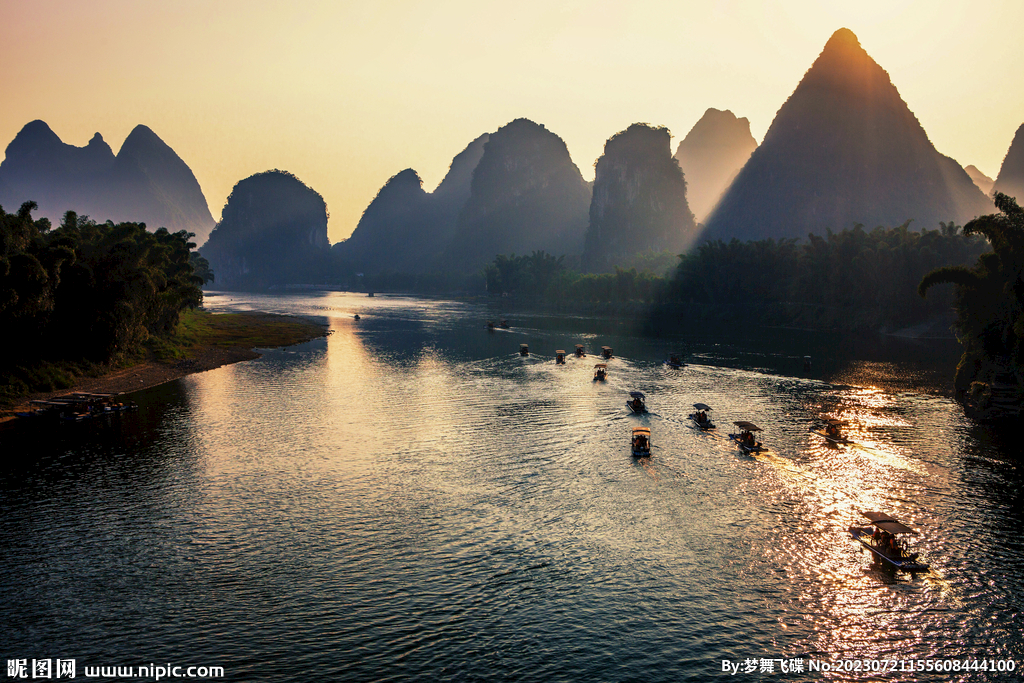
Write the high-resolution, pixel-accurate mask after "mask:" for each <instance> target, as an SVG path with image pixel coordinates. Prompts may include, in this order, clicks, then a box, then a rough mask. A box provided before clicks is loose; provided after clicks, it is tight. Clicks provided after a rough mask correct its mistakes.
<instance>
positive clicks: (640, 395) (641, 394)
mask: <svg viewBox="0 0 1024 683" xmlns="http://www.w3.org/2000/svg"><path fill="white" fill-rule="evenodd" d="M629 395H630V396H632V397H633V398H647V397H646V396H644V392H642V391H631V392H629Z"/></svg>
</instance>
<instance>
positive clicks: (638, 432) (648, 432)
mask: <svg viewBox="0 0 1024 683" xmlns="http://www.w3.org/2000/svg"><path fill="white" fill-rule="evenodd" d="M641 434H643V435H645V436H650V435H651V430H650V429H648V428H647V427H634V428H633V436H640V435H641Z"/></svg>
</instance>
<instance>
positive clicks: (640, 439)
mask: <svg viewBox="0 0 1024 683" xmlns="http://www.w3.org/2000/svg"><path fill="white" fill-rule="evenodd" d="M630 448H631V449H632V451H633V457H634V458H649V457H651V430H650V429H648V428H647V427H635V428H634V429H633V438H632V439H631V440H630Z"/></svg>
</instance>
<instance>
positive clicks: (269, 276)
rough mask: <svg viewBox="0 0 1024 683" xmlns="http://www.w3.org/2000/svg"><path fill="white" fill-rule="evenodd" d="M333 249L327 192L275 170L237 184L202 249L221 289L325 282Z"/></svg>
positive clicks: (258, 174) (216, 284)
mask: <svg viewBox="0 0 1024 683" xmlns="http://www.w3.org/2000/svg"><path fill="white" fill-rule="evenodd" d="M329 249H330V243H329V242H328V240H327V205H326V204H325V203H324V199H323V197H321V196H320V195H319V194H318V193H317V192H315V191H314V190H313V189H312V188H310V187H308V186H306V185H305V184H304V183H303V182H302V181H301V180H299V179H298V178H296V177H295V176H294V175H292V174H291V173H288V172H286V171H278V170H273V171H265V172H263V173H257V174H256V175H253V176H250V177H248V178H246V179H245V180H242V181H239V182H238V183H237V184H236V185H235V187H234V188H233V189H232V190H231V194H230V195H229V196H228V200H227V203H226V204H225V205H224V210H223V212H222V217H221V220H220V223H218V224H217V227H216V228H215V229H214V231H213V232H212V233H211V234H210V239H209V240H208V241H207V242H206V244H205V245H204V246H203V248H202V249H201V250H200V251H201V254H202V255H203V256H204V257H205V258H207V259H208V260H209V261H210V267H211V268H212V269H213V273H214V277H215V278H216V279H215V282H214V286H215V287H216V288H217V289H236V290H237V289H242V290H246V289H249V290H259V289H265V288H267V287H270V286H273V285H283V284H300V283H317V282H321V281H322V279H323V277H324V275H325V268H326V265H327V254H328V252H329Z"/></svg>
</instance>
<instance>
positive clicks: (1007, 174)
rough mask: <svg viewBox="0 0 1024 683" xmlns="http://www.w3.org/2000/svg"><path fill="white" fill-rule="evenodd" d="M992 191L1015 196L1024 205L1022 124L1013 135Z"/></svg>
mask: <svg viewBox="0 0 1024 683" xmlns="http://www.w3.org/2000/svg"><path fill="white" fill-rule="evenodd" d="M992 191H993V192H1002V193H1003V194H1007V195H1010V196H1011V197H1016V199H1017V203H1018V204H1020V205H1022V206H1024V124H1021V126H1020V128H1018V129H1017V133H1016V134H1015V135H1014V136H1013V142H1011V143H1010V149H1009V150H1008V151H1007V152H1006V157H1005V158H1004V159H1003V165H1002V166H1001V167H1000V168H999V176H998V177H997V178H996V182H995V184H994V185H993V186H992Z"/></svg>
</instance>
